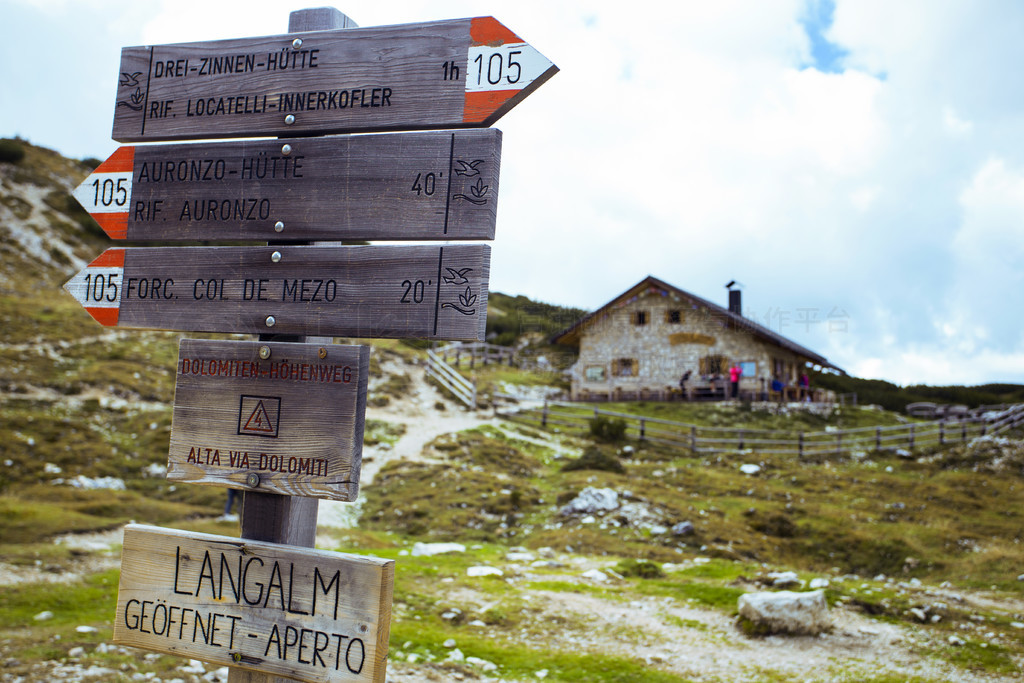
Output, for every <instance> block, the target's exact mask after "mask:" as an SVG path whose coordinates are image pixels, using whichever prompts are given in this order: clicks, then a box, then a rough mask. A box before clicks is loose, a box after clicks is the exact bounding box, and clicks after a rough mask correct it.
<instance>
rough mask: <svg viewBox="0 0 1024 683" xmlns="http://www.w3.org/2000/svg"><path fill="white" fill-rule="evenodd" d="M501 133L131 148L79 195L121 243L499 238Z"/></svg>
mask: <svg viewBox="0 0 1024 683" xmlns="http://www.w3.org/2000/svg"><path fill="white" fill-rule="evenodd" d="M500 164H501V131H498V130H496V129H487V130H462V131H436V132H423V133H393V134H386V135H346V136H330V137H320V138H295V139H290V140H287V141H281V140H276V141H270V140H246V141H234V142H219V143H197V144H172V145H139V146H128V147H121V148H120V149H118V150H117V151H116V152H115V153H114V154H113V155H111V157H110V158H109V159H108V160H107V161H105V162H104V163H103V164H101V165H100V166H99V167H98V168H97V169H96V170H95V171H94V172H93V173H92V174H90V175H89V176H88V177H87V178H86V179H85V180H84V181H83V182H82V184H81V185H80V186H79V187H78V188H77V189H76V190H75V192H74V195H75V198H76V199H77V200H78V201H79V203H81V204H82V206H83V207H85V209H86V211H89V212H90V214H92V216H93V218H95V219H96V221H97V222H98V223H99V224H100V225H101V226H102V227H103V228H104V230H106V232H107V234H108V235H109V236H110V237H112V238H114V239H128V240H135V241H146V240H160V241H187V240H191V241H199V240H206V241H221V242H223V241H238V240H262V241H267V240H282V239H288V240H341V239H345V240H380V239H385V240H477V239H493V238H494V224H495V216H496V212H497V201H498V172H499V167H500Z"/></svg>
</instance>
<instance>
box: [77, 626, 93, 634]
mask: <svg viewBox="0 0 1024 683" xmlns="http://www.w3.org/2000/svg"><path fill="white" fill-rule="evenodd" d="M75 630H76V631H78V632H79V633H96V627H95V626H76V627H75Z"/></svg>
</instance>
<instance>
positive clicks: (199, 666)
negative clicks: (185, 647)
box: [181, 659, 206, 676]
mask: <svg viewBox="0 0 1024 683" xmlns="http://www.w3.org/2000/svg"><path fill="white" fill-rule="evenodd" d="M181 671H182V673H186V674H196V675H197V676H199V675H202V674H204V673H206V667H205V666H203V663H202V662H200V661H199V660H198V659H190V660H188V666H183V667H181Z"/></svg>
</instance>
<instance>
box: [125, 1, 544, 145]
mask: <svg viewBox="0 0 1024 683" xmlns="http://www.w3.org/2000/svg"><path fill="white" fill-rule="evenodd" d="M557 71H558V68H557V67H556V66H555V65H554V64H552V63H551V62H550V61H548V59H547V58H545V57H544V56H543V55H542V54H540V53H539V52H538V51H537V50H536V49H534V48H533V47H531V46H530V45H528V44H527V43H526V42H524V41H523V40H522V39H521V38H520V37H519V36H517V35H516V34H515V33H513V32H512V31H510V30H509V29H508V28H506V27H505V26H503V25H502V24H501V23H499V22H498V21H497V20H496V19H494V18H493V17H476V18H474V19H455V20H450V21H436V22H429V23H422V24H402V25H397V26H380V27H373V28H353V29H345V30H340V31H316V32H310V33H303V34H300V35H296V34H286V35H278V36H266V37H262V38H244V39H239V40H218V41H210V42H204V43H180V44H174V45H156V46H149V47H126V48H124V49H123V50H122V51H121V68H120V74H121V75H120V79H119V80H118V88H117V108H116V110H115V113H114V129H113V138H114V139H115V140H117V141H118V142H140V141H145V140H180V139H184V138H214V137H245V136H261V135H262V136H268V135H281V136H294V135H310V134H322V133H352V132H367V131H383V130H415V129H424V128H458V127H466V126H469V127H486V126H490V125H491V124H493V123H494V122H495V121H497V120H498V118H500V117H501V116H502V115H503V114H505V113H506V112H507V111H508V110H509V109H511V108H512V107H514V106H515V105H516V104H518V103H519V102H520V101H522V100H523V99H524V98H525V97H526V96H527V95H529V94H530V93H531V92H533V91H534V90H536V89H537V88H538V87H539V86H540V85H541V84H542V83H544V81H546V80H547V79H549V78H550V77H551V76H553V75H554V74H555V73H556V72H557Z"/></svg>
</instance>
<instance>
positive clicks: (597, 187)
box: [0, 0, 1024, 384]
mask: <svg viewBox="0 0 1024 683" xmlns="http://www.w3.org/2000/svg"><path fill="white" fill-rule="evenodd" d="M311 5H314V6H315V5H316V3H308V2H293V1H291V0H274V1H267V0H247V1H246V2H229V1H223V2H221V1H220V0H203V1H197V0H148V1H147V2H138V1H137V0H0V19H2V23H3V25H4V26H5V27H6V28H7V30H6V31H5V37H4V40H3V41H2V42H0V56H2V60H3V63H4V64H5V65H6V67H5V69H4V75H3V77H2V80H0V83H2V86H3V87H2V93H3V98H2V101H3V106H2V107H0V136H13V135H20V136H22V137H24V138H26V139H28V140H30V141H32V142H34V143H36V144H41V145H44V146H47V147H51V148H53V149H56V150H58V151H60V152H62V153H64V154H66V155H68V156H74V157H87V156H93V157H99V158H105V157H106V156H108V155H109V154H110V153H112V152H113V151H114V149H115V148H116V143H113V142H112V141H111V140H110V137H109V135H110V128H111V121H112V116H113V104H114V90H115V86H116V82H117V71H118V69H117V67H118V61H119V55H120V48H121V47H122V46H128V45H146V44H159V43H171V42H185V41H197V40H212V39H218V38H234V37H244V36H255V35H266V34H275V33H281V32H283V31H284V30H285V29H286V27H287V21H288V11H289V10H291V9H297V8H301V7H308V6H311ZM337 7H338V9H340V10H341V11H343V12H345V13H346V14H348V15H349V16H350V17H351V18H352V19H353V20H354V21H355V22H356V23H358V24H359V25H360V26H374V25H382V24H397V23H408V22H417V21H429V20H436V19H448V18H457V17H468V16H480V15H487V14H491V15H494V16H495V17H497V18H498V19H499V20H500V21H502V22H503V23H504V24H506V25H507V26H509V27H510V28H511V29H512V30H513V31H515V32H517V33H518V34H519V35H520V36H522V37H523V38H524V39H525V40H526V41H527V42H529V43H530V44H531V45H533V46H534V47H536V48H537V49H538V50H540V51H541V52H542V53H543V54H544V55H545V56H547V57H548V58H549V59H551V61H553V62H554V63H555V64H557V65H558V66H559V67H560V69H561V72H560V73H559V74H557V75H556V76H555V77H554V78H553V79H551V80H550V81H549V82H548V83H546V84H545V85H543V86H542V87H541V88H540V89H539V90H538V91H537V92H535V93H534V94H533V95H532V96H530V97H529V98H528V99H527V100H525V101H524V102H523V103H521V104H520V105H519V106H518V107H516V108H515V109H513V110H512V111H511V112H510V113H509V114H507V115H506V116H505V117H504V118H503V119H501V120H500V121H499V122H498V124H497V127H498V128H500V129H501V130H503V131H504V145H503V152H502V156H503V158H502V169H501V173H502V187H501V196H500V200H499V212H498V230H497V235H498V236H497V239H496V240H495V242H494V244H493V257H492V264H491V289H492V290H495V291H501V292H505V293H508V294H525V295H527V296H529V297H531V298H534V299H539V300H542V301H547V302H550V303H556V304H563V305H572V306H579V307H583V308H587V309H593V308H597V307H599V306H601V305H602V304H604V303H606V302H607V301H609V300H610V299H612V298H613V297H615V296H616V295H618V294H620V293H621V292H622V291H624V290H626V289H628V288H629V287H630V286H632V285H633V284H635V283H636V282H638V281H639V280H641V279H642V278H644V277H645V276H647V275H654V276H655V277H658V278H660V279H662V280H665V281H667V282H670V283H672V284H674V285H676V286H678V287H680V288H682V289H685V290H687V291H690V292H692V293H694V294H697V295H699V296H702V297H705V298H708V299H711V300H713V301H717V302H720V303H721V304H723V305H725V303H726V297H727V295H726V290H725V287H724V285H725V283H726V282H728V281H730V280H737V281H738V282H740V283H742V285H743V302H744V313H745V314H746V315H747V316H749V317H751V318H754V319H755V320H757V321H758V322H760V323H761V324H763V325H766V326H768V327H770V328H771V329H773V330H775V331H777V332H779V333H781V334H783V335H785V336H787V337H790V338H791V339H793V340H794V341H797V342H798V343H801V344H803V345H805V346H807V347H809V348H811V349H813V350H815V351H817V352H818V353H820V354H821V355H824V356H825V357H827V358H828V359H829V360H830V361H832V362H833V363H835V364H836V365H838V366H840V367H842V368H844V369H845V370H847V371H848V372H850V373H851V374H855V375H858V376H862V377H877V378H883V379H888V380H890V381H895V382H898V383H901V384H908V383H928V384H946V383H963V384H977V383H985V382H1016V383H1024V316H1022V313H1024V306H1022V304H1021V295H1020V292H1021V291H1022V289H1024V87H1022V84H1021V76H1020V69H1021V64H1024V40H1021V36H1022V35H1024V3H1020V2H1017V1H1015V0H851V1H849V2H847V1H844V0H836V1H835V2H834V3H833V2H831V1H827V0H742V1H740V0H716V1H715V2H708V1H707V0H677V1H676V2H672V3H664V2H658V3H654V2H650V3H648V2H643V1H641V2H634V3H625V4H623V3H622V2H614V3H613V2H607V1H606V0H586V1H585V2H584V1H582V0H579V1H577V0H571V1H565V2H557V3H556V2H549V1H547V0H516V2H483V1H478V2H458V1H448V0H429V1H425V2H416V1H413V0H408V1H405V0H387V1H386V2H376V3H358V4H356V5H354V6H351V7H346V6H337Z"/></svg>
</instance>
